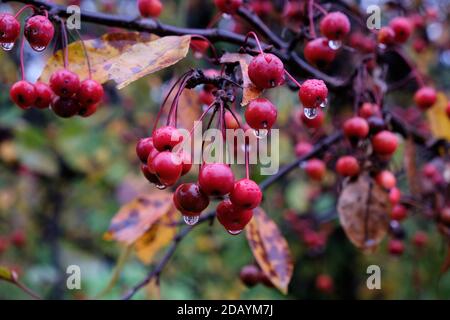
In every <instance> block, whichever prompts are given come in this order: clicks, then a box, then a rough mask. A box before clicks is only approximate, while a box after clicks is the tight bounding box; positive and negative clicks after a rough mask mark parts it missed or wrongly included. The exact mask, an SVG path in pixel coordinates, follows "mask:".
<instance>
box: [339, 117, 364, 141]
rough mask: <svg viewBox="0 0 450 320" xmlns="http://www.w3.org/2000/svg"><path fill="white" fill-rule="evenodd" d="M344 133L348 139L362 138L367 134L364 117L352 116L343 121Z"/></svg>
mask: <svg viewBox="0 0 450 320" xmlns="http://www.w3.org/2000/svg"><path fill="white" fill-rule="evenodd" d="M344 134H345V136H346V137H347V138H349V139H350V140H354V139H364V138H365V137H367V135H368V134H369V124H368V123H367V121H366V119H364V118H361V117H353V118H351V119H348V120H347V121H345V123H344Z"/></svg>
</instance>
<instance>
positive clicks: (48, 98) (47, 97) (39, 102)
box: [34, 82, 54, 109]
mask: <svg viewBox="0 0 450 320" xmlns="http://www.w3.org/2000/svg"><path fill="white" fill-rule="evenodd" d="M34 89H35V91H36V99H35V101H34V106H35V107H36V108H38V109H47V108H48V107H49V106H50V103H51V102H52V100H53V97H54V93H53V91H52V89H51V88H50V87H49V86H48V85H47V84H45V83H43V82H36V83H35V84H34Z"/></svg>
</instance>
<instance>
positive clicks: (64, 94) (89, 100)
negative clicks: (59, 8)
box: [0, 5, 104, 118]
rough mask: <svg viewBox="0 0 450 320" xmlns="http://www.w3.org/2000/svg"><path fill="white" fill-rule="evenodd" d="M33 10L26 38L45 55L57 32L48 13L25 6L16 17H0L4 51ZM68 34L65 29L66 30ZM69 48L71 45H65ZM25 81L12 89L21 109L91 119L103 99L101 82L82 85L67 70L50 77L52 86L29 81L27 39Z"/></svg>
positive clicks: (27, 25)
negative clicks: (21, 20)
mask: <svg viewBox="0 0 450 320" xmlns="http://www.w3.org/2000/svg"><path fill="white" fill-rule="evenodd" d="M27 8H31V9H33V12H34V15H33V16H31V17H29V18H28V19H27V20H26V23H25V27H24V36H25V38H26V40H27V41H28V43H29V44H30V46H31V47H32V48H33V49H34V50H35V51H38V52H40V51H43V50H45V49H46V48H47V46H48V45H49V44H50V42H51V41H52V39H53V36H54V33H55V30H54V27H53V24H52V22H51V21H50V20H49V18H48V12H47V11H44V15H41V14H38V10H37V9H36V8H35V7H33V6H31V5H28V6H24V7H23V8H22V9H21V10H20V11H19V12H18V13H17V14H16V15H15V16H13V15H12V14H9V13H1V14H0V42H1V44H2V47H3V49H6V50H10V49H12V47H13V46H14V43H15V41H16V40H17V38H18V37H19V35H20V23H19V21H18V20H17V17H18V16H19V15H20V13H22V12H23V11H24V10H25V9H27ZM63 29H64V31H65V28H63ZM63 41H64V39H63ZM64 45H66V46H67V43H66V42H64ZM20 59H21V70H22V80H20V81H17V82H16V83H14V84H13V85H12V87H11V89H10V97H11V100H12V101H13V102H14V103H15V104H16V105H17V106H19V107H20V108H22V109H28V108H30V107H36V108H38V109H46V108H48V107H49V106H51V109H52V110H53V112H54V113H55V114H57V115H58V116H60V117H63V118H67V117H71V116H74V115H76V114H78V115H80V116H83V117H88V116H90V115H92V114H93V113H94V112H95V111H96V110H97V105H98V103H99V102H100V101H101V100H102V98H103V93H104V92H103V87H102V85H101V84H99V83H98V82H97V81H95V80H92V79H90V78H89V79H86V80H84V81H82V82H81V83H80V79H79V77H78V75H77V74H75V73H73V72H71V71H69V70H68V69H67V68H64V69H61V70H58V71H56V72H54V73H53V74H52V76H51V77H50V82H49V84H46V83H44V82H41V81H38V82H36V83H35V84H32V83H30V82H29V81H26V80H25V71H24V61H23V39H22V46H21V48H20Z"/></svg>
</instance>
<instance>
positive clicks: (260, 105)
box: [245, 98, 278, 130]
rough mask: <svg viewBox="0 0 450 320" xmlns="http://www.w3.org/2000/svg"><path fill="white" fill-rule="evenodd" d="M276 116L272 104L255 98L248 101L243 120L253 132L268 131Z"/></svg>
mask: <svg viewBox="0 0 450 320" xmlns="http://www.w3.org/2000/svg"><path fill="white" fill-rule="evenodd" d="M277 114H278V111H277V108H276V107H275V106H274V105H273V104H272V102H270V101H269V100H267V99H265V98H257V99H254V100H252V101H250V103H249V104H248V106H247V108H246V109H245V120H247V123H248V125H249V126H250V127H251V128H253V129H255V130H259V129H267V130H269V129H270V128H272V126H273V125H274V123H275V121H276V120H277Z"/></svg>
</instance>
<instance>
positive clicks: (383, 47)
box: [378, 43, 387, 50]
mask: <svg viewBox="0 0 450 320" xmlns="http://www.w3.org/2000/svg"><path fill="white" fill-rule="evenodd" d="M378 48H379V49H380V50H385V49H386V48H387V46H386V45H385V44H384V43H379V44H378Z"/></svg>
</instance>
